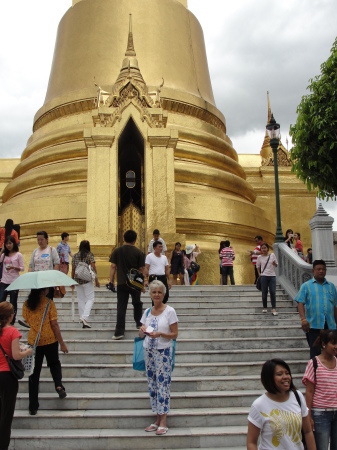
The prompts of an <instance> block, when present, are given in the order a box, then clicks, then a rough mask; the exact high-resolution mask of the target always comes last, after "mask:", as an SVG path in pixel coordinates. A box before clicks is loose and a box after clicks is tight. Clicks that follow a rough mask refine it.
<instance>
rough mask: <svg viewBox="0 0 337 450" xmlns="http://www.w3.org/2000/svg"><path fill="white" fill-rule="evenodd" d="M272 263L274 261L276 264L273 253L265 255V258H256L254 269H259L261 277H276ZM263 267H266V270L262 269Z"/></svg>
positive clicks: (260, 256)
mask: <svg viewBox="0 0 337 450" xmlns="http://www.w3.org/2000/svg"><path fill="white" fill-rule="evenodd" d="M269 256H270V259H269V261H268V258H269ZM267 261H268V264H267ZM273 261H275V262H276V263H277V259H276V256H275V255H274V253H271V254H270V255H267V256H262V255H259V256H258V258H257V261H256V267H257V268H259V269H260V274H261V276H263V277H276V273H275V266H274V264H273ZM266 264H267V265H266ZM265 266H266V268H265V269H264V267H265ZM263 269H264V271H263V273H262V270H263Z"/></svg>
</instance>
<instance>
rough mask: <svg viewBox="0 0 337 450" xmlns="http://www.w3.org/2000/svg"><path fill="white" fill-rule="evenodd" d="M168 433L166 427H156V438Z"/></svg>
mask: <svg viewBox="0 0 337 450" xmlns="http://www.w3.org/2000/svg"><path fill="white" fill-rule="evenodd" d="M167 432H168V428H166V427H158V430H157V431H156V435H157V436H161V435H163V434H166V433H167Z"/></svg>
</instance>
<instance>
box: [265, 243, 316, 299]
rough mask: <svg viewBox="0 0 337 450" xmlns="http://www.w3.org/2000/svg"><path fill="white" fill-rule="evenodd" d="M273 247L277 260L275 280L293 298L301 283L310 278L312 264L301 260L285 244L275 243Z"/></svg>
mask: <svg viewBox="0 0 337 450" xmlns="http://www.w3.org/2000/svg"><path fill="white" fill-rule="evenodd" d="M273 249H274V253H275V255H276V258H277V260H278V267H277V268H276V275H277V282H278V283H279V284H280V285H281V287H282V288H283V289H284V290H285V291H286V293H287V294H288V295H289V296H290V298H291V299H292V300H294V298H295V296H296V294H297V292H298V291H299V289H300V287H301V285H302V283H304V282H306V281H308V280H310V279H311V278H312V264H308V263H306V262H305V261H303V259H302V258H300V257H299V256H298V255H297V254H296V253H295V252H294V251H293V250H291V249H290V248H289V247H288V246H287V244H284V243H282V244H276V243H275V244H274V245H273Z"/></svg>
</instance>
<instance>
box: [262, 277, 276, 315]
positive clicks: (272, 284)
mask: <svg viewBox="0 0 337 450" xmlns="http://www.w3.org/2000/svg"><path fill="white" fill-rule="evenodd" d="M261 288H262V303H263V308H264V309H266V308H267V297H268V288H269V293H270V301H271V307H272V309H275V308H276V277H269V276H267V275H261Z"/></svg>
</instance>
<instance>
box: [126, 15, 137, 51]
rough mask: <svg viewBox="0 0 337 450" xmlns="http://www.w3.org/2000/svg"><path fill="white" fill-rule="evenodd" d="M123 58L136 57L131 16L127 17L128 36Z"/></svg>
mask: <svg viewBox="0 0 337 450" xmlns="http://www.w3.org/2000/svg"><path fill="white" fill-rule="evenodd" d="M125 56H136V52H135V47H134V45H133V34H132V14H130V15H129V36H128V45H127V49H126V52H125Z"/></svg>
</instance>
